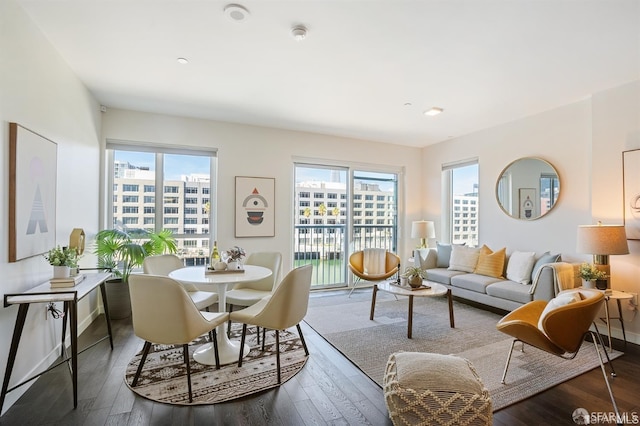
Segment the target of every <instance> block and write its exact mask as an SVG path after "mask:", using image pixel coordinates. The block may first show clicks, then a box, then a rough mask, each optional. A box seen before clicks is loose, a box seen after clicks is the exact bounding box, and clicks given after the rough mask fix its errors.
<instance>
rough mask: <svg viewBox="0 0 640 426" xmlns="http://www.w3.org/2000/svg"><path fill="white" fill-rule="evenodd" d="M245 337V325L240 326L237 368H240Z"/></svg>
mask: <svg viewBox="0 0 640 426" xmlns="http://www.w3.org/2000/svg"><path fill="white" fill-rule="evenodd" d="M245 337H247V324H242V337H241V338H240V355H239V356H238V367H242V355H244V354H243V352H244V339H245Z"/></svg>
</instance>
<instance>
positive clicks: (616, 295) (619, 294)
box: [600, 290, 633, 351]
mask: <svg viewBox="0 0 640 426" xmlns="http://www.w3.org/2000/svg"><path fill="white" fill-rule="evenodd" d="M610 292H611V293H610V294H607V293H605V294H604V298H605V304H604V313H605V318H600V320H602V321H603V322H604V323H605V324H607V334H608V335H609V351H611V350H612V345H611V320H616V319H617V320H620V327H621V328H622V338H623V339H624V348H625V349H626V348H627V335H626V334H625V331H624V321H623V319H622V304H621V303H620V301H622V300H631V299H632V298H633V296H632V295H631V294H630V293H625V292H623V291H618V290H610ZM609 300H615V301H616V303H617V305H618V316H617V317H611V316H610V314H609Z"/></svg>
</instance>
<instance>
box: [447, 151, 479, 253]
mask: <svg viewBox="0 0 640 426" xmlns="http://www.w3.org/2000/svg"><path fill="white" fill-rule="evenodd" d="M478 181H479V179H478V162H477V160H472V161H466V162H463V163H457V164H451V165H447V166H443V168H442V183H443V190H442V194H443V197H444V199H443V201H442V205H443V206H445V209H446V214H444V215H443V220H444V222H445V225H446V226H445V228H444V229H443V232H444V233H445V234H448V235H443V238H442V239H443V240H445V241H446V240H449V241H451V242H452V243H454V244H463V243H464V244H467V245H470V246H477V245H478V235H479V234H478Z"/></svg>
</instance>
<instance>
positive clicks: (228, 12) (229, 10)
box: [224, 4, 250, 22]
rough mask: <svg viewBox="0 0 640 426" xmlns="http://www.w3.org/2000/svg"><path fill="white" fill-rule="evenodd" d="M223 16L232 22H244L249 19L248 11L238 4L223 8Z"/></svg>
mask: <svg viewBox="0 0 640 426" xmlns="http://www.w3.org/2000/svg"><path fill="white" fill-rule="evenodd" d="M224 14H225V16H226V17H227V18H229V19H231V20H232V21H233V22H244V21H246V20H247V19H249V15H250V13H249V11H248V10H247V9H246V8H245V7H244V6H240V5H239V4H228V5H226V6H225V7H224Z"/></svg>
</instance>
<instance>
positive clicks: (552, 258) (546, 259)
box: [531, 251, 562, 281]
mask: <svg viewBox="0 0 640 426" xmlns="http://www.w3.org/2000/svg"><path fill="white" fill-rule="evenodd" d="M561 260H562V259H561V257H560V253H557V254H550V252H548V251H546V252H544V253H542V256H540V258H539V259H538V260H536V263H535V264H534V265H533V269H532V270H531V280H532V281H533V279H534V278H535V277H536V275H538V270H539V269H540V268H542V265H546V264H547V263H554V262H560V261H561Z"/></svg>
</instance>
